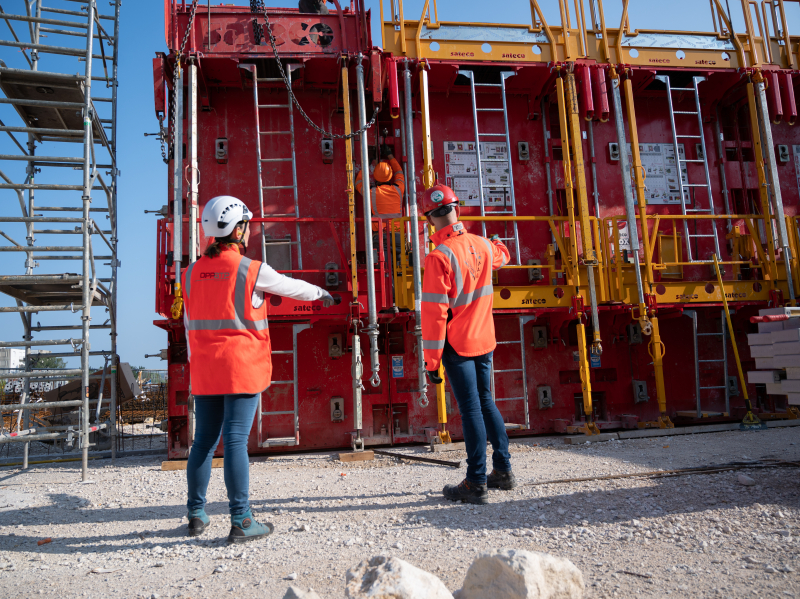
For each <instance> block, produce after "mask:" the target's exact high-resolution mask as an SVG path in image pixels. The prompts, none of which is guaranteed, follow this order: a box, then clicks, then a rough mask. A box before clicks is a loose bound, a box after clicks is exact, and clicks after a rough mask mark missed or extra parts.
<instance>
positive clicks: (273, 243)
mask: <svg viewBox="0 0 800 599" xmlns="http://www.w3.org/2000/svg"><path fill="white" fill-rule="evenodd" d="M266 243H267V245H297V244H298V242H297V241H267V242H266ZM273 353H275V352H273ZM289 353H291V352H289Z"/></svg>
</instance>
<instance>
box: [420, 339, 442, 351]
mask: <svg viewBox="0 0 800 599" xmlns="http://www.w3.org/2000/svg"><path fill="white" fill-rule="evenodd" d="M444 341H445V340H444V339H442V340H441V341H439V340H435V341H428V340H427V339H423V340H422V349H444Z"/></svg>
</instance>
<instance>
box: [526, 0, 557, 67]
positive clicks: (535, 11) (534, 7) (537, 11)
mask: <svg viewBox="0 0 800 599" xmlns="http://www.w3.org/2000/svg"><path fill="white" fill-rule="evenodd" d="M537 15H538V17H539V18H540V19H541V20H542V28H543V29H544V34H545V36H547V40H548V43H549V44H550V55H551V56H552V57H553V60H556V57H558V52H557V51H556V38H555V36H554V35H553V32H552V31H551V30H550V27H549V25H548V24H547V19H545V18H544V13H543V12H542V9H541V8H540V7H539V2H537V0H531V26H532V28H534V29H535V28H536V17H537Z"/></svg>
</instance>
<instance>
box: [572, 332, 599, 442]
mask: <svg viewBox="0 0 800 599" xmlns="http://www.w3.org/2000/svg"><path fill="white" fill-rule="evenodd" d="M576 334H577V335H578V358H579V362H578V368H579V371H580V376H581V391H582V392H583V415H584V416H585V417H586V424H585V425H584V427H583V432H584V433H586V434H587V435H597V434H599V433H600V430H599V429H598V428H597V425H596V424H594V423H593V422H592V420H593V418H592V412H593V407H592V380H591V364H590V362H589V360H590V357H589V346H588V345H587V343H586V325H585V324H583V322H581V321H578V326H577V331H576Z"/></svg>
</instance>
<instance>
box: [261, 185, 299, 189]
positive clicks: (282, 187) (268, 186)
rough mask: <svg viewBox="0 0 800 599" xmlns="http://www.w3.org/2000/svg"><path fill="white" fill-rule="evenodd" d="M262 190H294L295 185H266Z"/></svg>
mask: <svg viewBox="0 0 800 599" xmlns="http://www.w3.org/2000/svg"><path fill="white" fill-rule="evenodd" d="M261 189H294V185H266V186H264V187H262V188H261Z"/></svg>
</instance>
